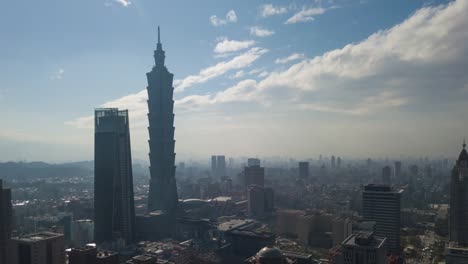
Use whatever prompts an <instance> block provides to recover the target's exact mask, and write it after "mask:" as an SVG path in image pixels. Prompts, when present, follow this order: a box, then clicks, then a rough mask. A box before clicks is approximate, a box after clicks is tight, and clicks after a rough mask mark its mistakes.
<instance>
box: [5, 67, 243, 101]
mask: <svg viewBox="0 0 468 264" xmlns="http://www.w3.org/2000/svg"><path fill="white" fill-rule="evenodd" d="M244 75H245V72H244V71H243V70H240V71H237V72H236V73H235V74H234V75H232V76H231V77H230V78H231V79H238V78H242V77H244ZM0 99H1V93H0Z"/></svg>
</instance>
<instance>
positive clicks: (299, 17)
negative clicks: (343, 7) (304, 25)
mask: <svg viewBox="0 0 468 264" xmlns="http://www.w3.org/2000/svg"><path fill="white" fill-rule="evenodd" d="M325 11H327V9H325V8H322V7H313V8H305V7H304V8H302V10H301V11H299V12H297V13H296V14H294V15H293V16H292V17H290V18H289V19H288V20H286V22H284V23H285V24H295V23H299V22H307V21H312V20H314V16H317V15H321V14H323V13H325Z"/></svg>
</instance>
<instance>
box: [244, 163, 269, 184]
mask: <svg viewBox="0 0 468 264" xmlns="http://www.w3.org/2000/svg"><path fill="white" fill-rule="evenodd" d="M244 177H245V181H244V182H245V188H246V189H248V187H249V186H250V185H258V186H262V187H263V186H264V185H265V168H263V167H260V166H257V165H254V166H248V167H245V168H244Z"/></svg>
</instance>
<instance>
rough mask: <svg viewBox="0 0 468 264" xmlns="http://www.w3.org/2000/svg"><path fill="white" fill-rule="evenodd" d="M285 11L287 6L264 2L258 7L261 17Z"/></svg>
mask: <svg viewBox="0 0 468 264" xmlns="http://www.w3.org/2000/svg"><path fill="white" fill-rule="evenodd" d="M287 12H288V8H287V7H284V6H274V5H272V4H266V5H262V6H261V7H260V16H262V17H269V16H275V15H281V14H285V13H287Z"/></svg>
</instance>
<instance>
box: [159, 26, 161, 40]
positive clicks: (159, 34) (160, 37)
mask: <svg viewBox="0 0 468 264" xmlns="http://www.w3.org/2000/svg"><path fill="white" fill-rule="evenodd" d="M158 44H161V31H160V30H159V26H158Z"/></svg>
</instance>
